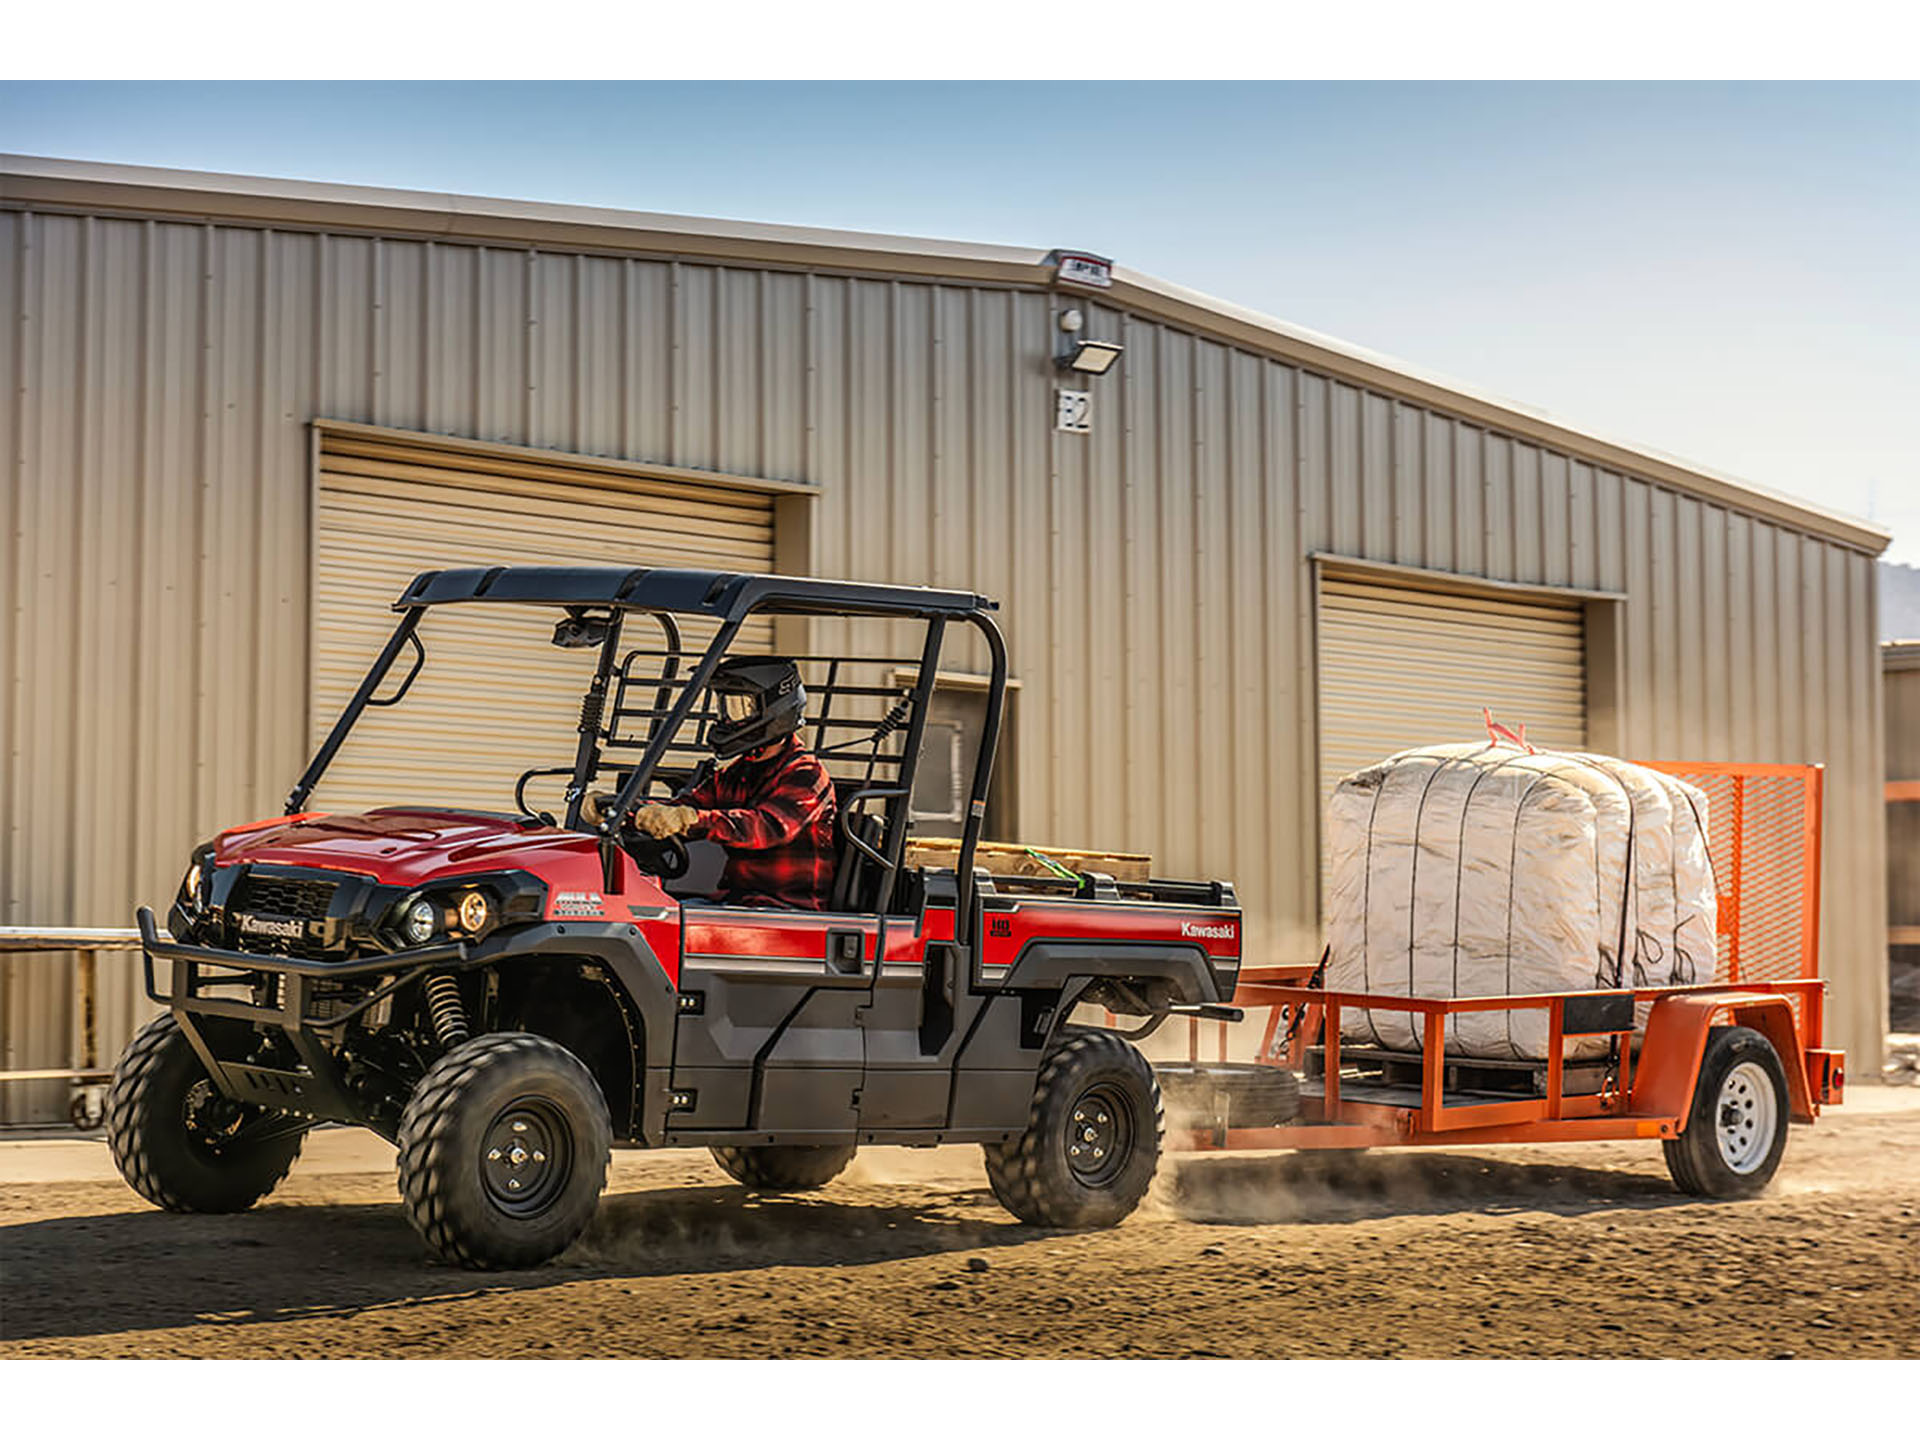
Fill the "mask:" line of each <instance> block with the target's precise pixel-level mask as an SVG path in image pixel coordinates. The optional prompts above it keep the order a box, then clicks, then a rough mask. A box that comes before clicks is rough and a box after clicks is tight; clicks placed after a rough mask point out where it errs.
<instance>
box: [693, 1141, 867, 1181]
mask: <svg viewBox="0 0 1920 1440" xmlns="http://www.w3.org/2000/svg"><path fill="white" fill-rule="evenodd" d="M712 1148H713V1158H714V1161H715V1162H716V1163H717V1164H718V1165H719V1166H720V1168H721V1169H722V1170H724V1171H726V1172H727V1174H729V1175H731V1176H732V1177H733V1178H734V1179H736V1180H738V1181H739V1182H740V1183H741V1184H742V1185H744V1186H746V1187H747V1188H748V1189H749V1190H766V1191H770V1192H779V1191H785V1190H818V1189H819V1188H820V1187H821V1186H822V1185H825V1184H826V1183H827V1182H828V1181H830V1180H832V1179H833V1178H834V1177H835V1176H836V1175H838V1174H839V1173H840V1172H841V1171H842V1170H844V1169H846V1168H847V1166H848V1165H849V1164H850V1163H852V1160H853V1153H854V1148H855V1147H854V1146H852V1145H751V1146H749V1145H715V1146H713V1147H712Z"/></svg>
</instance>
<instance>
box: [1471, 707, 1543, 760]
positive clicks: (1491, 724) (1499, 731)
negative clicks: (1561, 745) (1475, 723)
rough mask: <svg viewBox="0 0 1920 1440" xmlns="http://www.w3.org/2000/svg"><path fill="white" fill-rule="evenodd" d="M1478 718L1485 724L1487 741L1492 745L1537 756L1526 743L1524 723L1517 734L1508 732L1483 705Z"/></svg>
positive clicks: (1536, 751)
mask: <svg viewBox="0 0 1920 1440" xmlns="http://www.w3.org/2000/svg"><path fill="white" fill-rule="evenodd" d="M1480 718H1481V719H1483V720H1485V721H1486V722H1487V739H1489V740H1491V741H1492V742H1493V743H1494V744H1496V745H1500V744H1507V745H1513V746H1517V747H1518V748H1520V749H1522V750H1524V751H1526V752H1527V754H1529V755H1538V754H1539V753H1540V752H1539V751H1538V750H1535V749H1534V748H1533V746H1531V745H1529V744H1528V743H1527V727H1526V723H1525V722H1524V721H1523V722H1521V725H1520V729H1519V731H1518V732H1515V731H1512V730H1509V729H1508V728H1507V727H1506V726H1504V725H1502V724H1501V723H1500V722H1499V721H1497V720H1495V719H1494V718H1493V711H1492V710H1490V709H1488V708H1487V707H1486V706H1485V705H1482V706H1481V707H1480Z"/></svg>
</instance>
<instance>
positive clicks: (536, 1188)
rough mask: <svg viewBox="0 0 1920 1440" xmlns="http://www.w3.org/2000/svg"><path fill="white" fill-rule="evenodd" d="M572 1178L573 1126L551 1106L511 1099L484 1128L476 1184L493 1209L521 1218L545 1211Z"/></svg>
mask: <svg viewBox="0 0 1920 1440" xmlns="http://www.w3.org/2000/svg"><path fill="white" fill-rule="evenodd" d="M572 1174H573V1127H572V1126H571V1125H569V1124H568V1123H567V1117H566V1116H565V1115H563V1114H562V1113H561V1112H560V1109H559V1107H558V1106H556V1105H554V1104H553V1103H552V1102H551V1101H548V1100H541V1099H538V1098H534V1097H531V1096H529V1097H523V1098H521V1099H518V1100H512V1101H509V1102H508V1103H507V1105H506V1106H505V1107H504V1108H502V1109H501V1110H500V1111H499V1113H497V1114H496V1115H495V1116H494V1117H493V1120H492V1122H491V1123H490V1124H489V1125H488V1126H487V1130H486V1138H485V1139H484V1140H483V1141H482V1142H481V1145H480V1181H481V1184H482V1185H484V1186H485V1187H486V1192H487V1199H488V1200H490V1201H492V1202H493V1205H494V1206H495V1208H496V1209H499V1210H501V1211H503V1212H504V1213H506V1214H508V1215H514V1216H518V1217H520V1218H521V1219H526V1218H529V1217H531V1216H534V1215H538V1214H540V1213H541V1212H543V1211H545V1210H547V1209H550V1208H551V1207H552V1206H553V1203H554V1202H555V1201H556V1200H558V1199H559V1198H560V1195H561V1193H562V1192H563V1191H565V1190H566V1188H567V1180H568V1179H569V1178H570V1177H571V1176H572Z"/></svg>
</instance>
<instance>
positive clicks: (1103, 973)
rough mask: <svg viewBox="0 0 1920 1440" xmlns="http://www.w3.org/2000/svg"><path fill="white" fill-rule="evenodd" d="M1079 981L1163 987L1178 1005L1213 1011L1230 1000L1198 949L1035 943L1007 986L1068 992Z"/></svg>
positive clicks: (1022, 956) (1024, 952)
mask: <svg viewBox="0 0 1920 1440" xmlns="http://www.w3.org/2000/svg"><path fill="white" fill-rule="evenodd" d="M1077 979H1085V980H1099V979H1105V980H1141V981H1162V982H1165V984H1166V985H1167V986H1168V988H1169V990H1170V993H1171V995H1172V999H1173V1003H1174V1004H1176V1005H1212V1004H1218V1003H1220V1002H1221V1001H1223V1000H1224V999H1226V998H1227V997H1226V996H1223V995H1221V994H1220V990H1219V986H1218V984H1216V982H1215V980H1214V975H1213V970H1212V968H1211V967H1210V966H1209V965H1208V963H1207V952H1206V951H1205V950H1203V949H1201V948H1200V947H1199V946H1198V945H1154V944H1131V943H1125V942H1091V941H1073V940H1036V941H1034V942H1033V943H1032V944H1030V945H1028V946H1026V947H1025V948H1024V949H1022V950H1021V952H1020V955H1019V958H1018V959H1016V960H1015V961H1014V963H1013V967H1012V968H1011V969H1010V970H1009V971H1008V972H1007V978H1006V979H1005V980H1004V981H1003V982H1002V985H1003V988H1005V989H1008V990H1064V989H1065V988H1066V986H1067V984H1068V982H1069V981H1072V980H1077Z"/></svg>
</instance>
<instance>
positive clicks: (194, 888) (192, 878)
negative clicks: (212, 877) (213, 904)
mask: <svg viewBox="0 0 1920 1440" xmlns="http://www.w3.org/2000/svg"><path fill="white" fill-rule="evenodd" d="M180 895H181V898H182V899H184V900H185V901H186V902H187V904H188V905H190V906H193V907H195V908H196V909H197V908H198V907H199V904H200V862H199V861H198V860H195V861H194V862H193V863H192V864H190V865H189V866H187V873H186V874H185V875H182V876H181V877H180Z"/></svg>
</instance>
